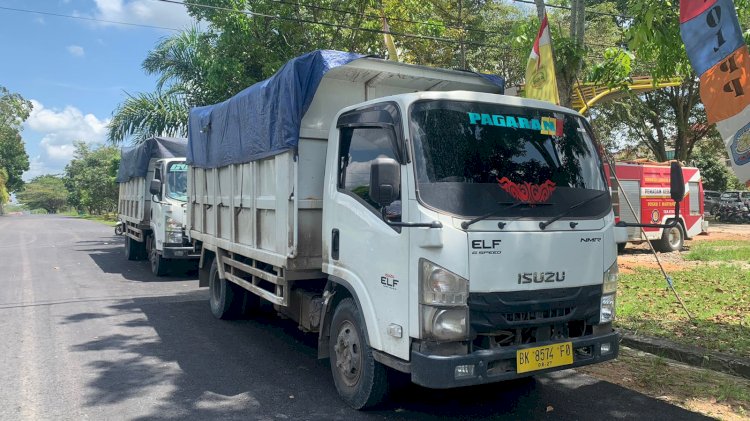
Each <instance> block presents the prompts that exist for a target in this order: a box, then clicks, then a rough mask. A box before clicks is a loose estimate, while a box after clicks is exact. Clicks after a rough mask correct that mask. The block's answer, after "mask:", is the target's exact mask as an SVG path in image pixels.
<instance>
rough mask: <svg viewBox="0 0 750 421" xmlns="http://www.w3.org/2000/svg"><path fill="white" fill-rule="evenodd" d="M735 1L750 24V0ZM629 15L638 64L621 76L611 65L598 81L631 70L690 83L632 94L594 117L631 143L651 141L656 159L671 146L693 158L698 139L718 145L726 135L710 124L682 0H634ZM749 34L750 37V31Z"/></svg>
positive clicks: (678, 156) (682, 157) (682, 156)
mask: <svg viewBox="0 0 750 421" xmlns="http://www.w3.org/2000/svg"><path fill="white" fill-rule="evenodd" d="M735 3H736V7H737V12H738V13H739V17H740V21H741V22H743V23H744V24H745V25H746V26H747V25H748V24H750V2H748V0H737V1H736V2H735ZM618 6H619V7H620V8H622V7H623V6H624V4H622V3H618ZM621 12H622V10H621ZM625 13H627V14H628V15H629V16H632V19H630V20H629V22H628V24H627V30H626V37H627V39H628V45H629V48H630V50H631V51H634V52H635V53H634V54H635V57H636V65H634V66H631V63H629V62H628V63H627V65H628V66H629V67H631V70H628V71H627V72H625V74H624V75H620V77H618V78H611V75H612V72H618V71H619V70H618V69H617V68H618V66H612V68H611V69H610V71H609V72H600V74H599V75H597V77H596V79H597V80H598V81H604V82H614V83H620V82H627V79H628V76H629V75H630V74H631V71H632V73H633V74H645V75H649V76H652V77H654V78H656V79H658V80H664V79H668V78H672V77H680V78H682V79H683V80H684V81H685V82H684V83H683V84H682V85H680V86H677V87H672V88H665V89H659V90H656V91H653V92H650V93H646V94H640V95H637V94H630V95H628V96H626V97H625V98H621V99H618V100H616V101H614V102H612V103H609V104H605V105H603V106H602V107H598V110H597V113H595V114H597V116H596V118H595V121H596V122H597V124H602V125H604V126H607V127H612V126H616V127H615V128H617V129H619V130H620V132H621V133H624V137H625V138H626V140H627V141H628V142H630V143H632V142H633V141H635V142H636V143H638V142H640V143H642V144H644V145H646V146H647V147H648V148H649V149H650V151H651V152H652V153H653V155H654V158H655V159H657V160H660V161H664V160H666V159H667V155H666V150H667V149H674V151H675V158H676V159H678V160H680V161H688V160H689V159H690V158H691V156H692V153H693V151H694V149H695V147H696V145H697V144H698V143H699V142H700V143H704V142H711V143H714V144H715V143H716V142H720V141H721V139H720V138H719V134H718V132H717V131H716V129H715V127H714V126H713V125H709V124H708V122H707V118H706V113H705V110H704V108H703V104H702V103H701V101H700V90H699V83H698V77H697V75H695V73H694V72H693V70H692V67H691V66H690V62H689V60H688V58H687V55H686V53H685V47H684V45H683V41H682V38H681V37H680V27H679V23H680V20H679V2H667V1H663V0H662V1H653V0H631V1H629V2H628V3H627V10H626V11H625ZM746 38H750V31H748V32H747V33H746ZM608 78H610V79H609V80H608ZM607 119H609V120H610V121H609V122H608V121H606V120H607ZM613 121H616V122H618V123H619V124H613Z"/></svg>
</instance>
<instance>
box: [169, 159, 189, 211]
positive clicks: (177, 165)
mask: <svg viewBox="0 0 750 421" xmlns="http://www.w3.org/2000/svg"><path fill="white" fill-rule="evenodd" d="M167 197H169V198H170V199H174V200H179V201H181V202H187V164H186V163H184V162H172V163H171V164H169V167H168V168H167Z"/></svg>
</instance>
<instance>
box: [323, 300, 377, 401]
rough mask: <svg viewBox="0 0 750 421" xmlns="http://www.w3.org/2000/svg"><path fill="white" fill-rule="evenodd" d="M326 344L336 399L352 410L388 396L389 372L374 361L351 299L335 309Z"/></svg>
mask: <svg viewBox="0 0 750 421" xmlns="http://www.w3.org/2000/svg"><path fill="white" fill-rule="evenodd" d="M330 334H331V339H330V341H329V342H328V346H329V355H330V359H331V372H332V373H333V382H334V384H335V385H336V390H337V391H338V392H339V396H341V398H342V399H343V400H344V401H345V402H346V403H347V404H349V406H351V407H352V408H354V409H366V408H371V407H373V406H375V405H377V404H379V403H380V402H382V401H383V399H385V397H386V396H387V394H388V372H387V369H386V367H385V366H384V365H382V364H381V363H379V362H377V361H375V359H374V357H373V355H372V349H371V348H370V345H369V344H368V343H367V330H366V328H365V323H364V320H363V318H362V314H361V313H360V311H359V309H358V308H357V304H356V303H355V302H354V299H353V298H345V299H343V300H341V302H340V303H339V304H338V305H337V306H336V311H335V312H334V313H333V319H332V320H331V330H330Z"/></svg>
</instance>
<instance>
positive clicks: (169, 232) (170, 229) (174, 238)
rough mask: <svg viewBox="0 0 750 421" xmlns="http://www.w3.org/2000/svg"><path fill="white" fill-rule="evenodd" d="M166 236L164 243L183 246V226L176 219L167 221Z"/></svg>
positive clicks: (168, 218) (169, 218)
mask: <svg viewBox="0 0 750 421" xmlns="http://www.w3.org/2000/svg"><path fill="white" fill-rule="evenodd" d="M165 227H166V236H165V238H164V241H165V242H166V243H171V244H182V224H181V223H180V222H179V221H177V220H176V219H174V218H171V217H169V216H168V217H167V218H166V220H165Z"/></svg>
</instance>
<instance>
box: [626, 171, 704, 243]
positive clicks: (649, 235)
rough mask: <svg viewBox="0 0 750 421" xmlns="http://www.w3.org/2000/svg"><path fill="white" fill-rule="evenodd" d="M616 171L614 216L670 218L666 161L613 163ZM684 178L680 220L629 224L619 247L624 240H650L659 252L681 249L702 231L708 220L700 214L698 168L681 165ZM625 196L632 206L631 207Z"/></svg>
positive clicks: (637, 220) (646, 219)
mask: <svg viewBox="0 0 750 421" xmlns="http://www.w3.org/2000/svg"><path fill="white" fill-rule="evenodd" d="M615 173H616V174H617V178H618V179H619V180H620V188H619V189H618V192H617V194H616V195H614V194H613V206H614V208H615V209H614V210H615V216H616V217H617V220H618V221H619V220H620V219H622V220H623V221H625V222H633V223H644V224H666V223H667V222H669V221H670V220H672V219H673V216H674V202H672V200H671V199H670V196H669V192H670V188H669V163H668V162H666V163H660V162H650V161H628V162H617V163H615ZM682 174H683V177H684V178H685V183H686V186H685V192H686V194H685V198H684V199H683V200H682V202H680V224H678V225H677V226H675V227H674V228H670V229H666V230H665V229H663V228H643V230H644V232H645V236H644V235H643V233H642V232H641V229H640V228H635V227H629V228H623V229H626V230H627V240H626V241H625V242H622V240H623V239H624V238H623V237H624V236H619V238H620V240H619V241H620V242H619V243H618V245H617V246H618V249H619V250H620V251H622V250H623V249H624V248H625V244H626V243H628V242H630V243H640V242H643V241H646V240H650V241H652V244H653V245H654V248H655V249H656V250H658V251H662V252H670V251H676V250H680V249H681V248H682V244H683V242H684V241H685V239H690V238H693V237H694V236H696V235H698V234H701V233H704V232H706V231H707V229H708V222H706V220H705V219H704V217H703V184H702V183H701V174H700V171H699V170H698V168H694V167H682ZM624 196H627V198H628V199H629V200H630V204H631V205H632V206H633V210H632V211H631V209H630V207H629V206H628V204H627V202H626V201H625V198H624Z"/></svg>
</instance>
